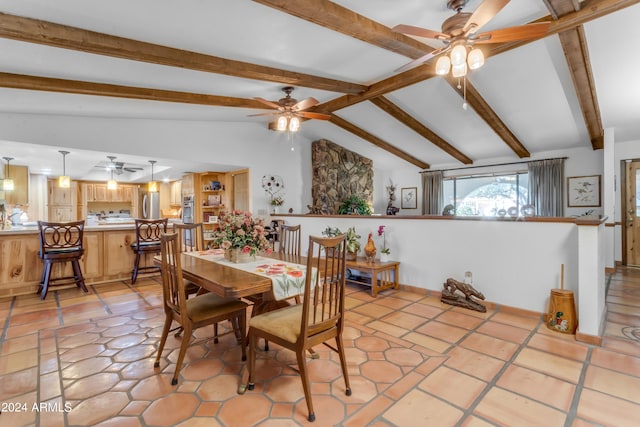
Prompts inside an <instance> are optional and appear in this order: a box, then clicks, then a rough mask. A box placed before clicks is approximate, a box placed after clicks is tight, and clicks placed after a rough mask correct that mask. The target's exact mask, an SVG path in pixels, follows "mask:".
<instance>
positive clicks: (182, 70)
mask: <svg viewBox="0 0 640 427" xmlns="http://www.w3.org/2000/svg"><path fill="white" fill-rule="evenodd" d="M639 2H640V0H585V1H582V2H579V1H578V0H512V1H511V2H510V3H509V4H507V6H506V7H504V9H502V10H501V11H500V12H499V13H498V14H497V15H496V16H495V17H494V18H493V19H492V20H491V21H489V23H487V24H486V25H485V26H484V27H483V30H485V31H489V30H493V29H497V28H503V27H511V26H516V25H523V24H526V23H530V22H540V21H549V22H550V25H549V28H548V31H547V33H546V34H545V35H544V36H543V37H541V38H540V39H536V40H530V41H526V42H510V43H504V42H502V43H491V44H485V45H484V48H483V49H484V52H485V56H486V58H487V59H486V64H485V66H484V67H482V68H480V69H478V70H474V71H471V72H470V73H469V75H468V78H467V81H466V88H463V87H462V86H463V85H459V84H458V83H459V82H458V81H457V79H455V80H454V79H452V78H443V77H440V76H435V72H434V62H435V61H429V62H427V63H425V64H423V65H419V66H417V67H414V68H411V69H409V70H407V71H403V72H396V71H394V70H397V69H398V68H399V67H401V66H403V65H404V64H406V63H407V62H410V61H411V60H413V59H416V58H419V57H421V56H423V55H425V54H426V53H428V52H430V51H433V50H434V49H435V48H438V47H440V46H442V45H441V44H439V43H438V42H437V41H435V40H431V39H422V38H417V37H416V38H412V37H409V36H406V35H403V34H400V33H397V32H393V31H392V30H391V28H392V27H394V26H395V25H397V24H408V25H414V26H419V27H424V28H430V29H434V30H438V31H439V29H440V25H441V23H442V21H444V20H445V19H446V18H448V17H449V16H451V15H453V13H454V12H452V11H451V10H448V9H447V8H446V0H399V1H394V2H389V1H386V0H368V1H357V0H336V1H328V0H256V1H249V0H222V1H204V0H184V1H181V2H179V3H178V2H174V1H170V0H139V1H136V2H130V1H124V0H113V1H109V2H87V1H82V0H56V1H55V2H51V1H48V0H22V1H15V0H14V1H9V0H0V51H2V52H3V54H2V55H0V112H8V113H39V114H64V115H81V116H96V117H133V118H135V117H140V118H157V119H177V120H208V121H234V122H247V123H252V124H255V123H259V124H261V125H263V126H264V128H265V132H266V131H267V130H266V129H267V125H268V121H269V117H268V116H267V117H265V116H259V117H249V116H250V115H254V114H256V113H261V112H264V111H265V106H264V104H262V103H260V102H258V101H257V100H256V99H254V98H255V97H261V98H265V99H268V100H277V99H278V98H281V97H282V96H283V94H282V92H281V88H282V86H284V85H291V86H294V87H295V88H296V89H295V91H294V93H293V96H294V97H296V98H297V99H303V98H307V97H310V96H313V97H315V98H317V99H318V100H319V101H320V103H319V105H317V106H315V107H313V108H312V109H311V110H309V111H316V112H320V113H326V114H329V115H330V119H329V120H328V121H319V120H309V121H306V122H304V123H303V124H302V129H301V133H302V134H304V135H305V136H307V137H308V138H309V139H311V140H313V139H317V138H328V139H332V140H335V141H336V142H339V141H340V139H341V138H344V137H345V135H349V137H351V138H353V139H354V140H356V141H357V143H358V144H362V145H363V146H364V145H366V146H369V145H371V144H372V145H373V146H376V147H377V149H379V150H383V151H386V152H388V153H391V154H392V155H394V156H397V157H400V158H402V159H404V160H405V161H406V162H408V163H409V164H411V165H414V166H416V167H418V168H421V169H426V168H429V167H431V166H434V165H438V166H442V165H458V166H459V165H471V164H478V163H482V162H483V161H486V160H489V159H513V160H518V159H524V158H529V157H531V156H535V154H536V153H543V152H549V151H553V150H566V149H571V148H578V147H591V148H593V149H601V148H602V147H603V129H604V128H614V129H615V135H616V139H617V140H622V141H629V140H640V120H638V117H637V114H638V112H639V111H640V89H639V87H640V86H639V85H638V84H637V83H635V81H634V80H633V79H632V78H631V77H632V76H633V72H634V71H635V70H636V69H638V67H639V66H640V60H639V59H638V58H639V56H638V55H636V54H635V48H636V46H635V45H636V41H637V40H640V26H639V25H637V23H638V22H640V6H638V5H637V3H639ZM481 3H482V1H481V0H470V1H469V2H468V4H467V5H466V7H465V9H464V10H465V11H469V12H472V11H474V10H475V9H476V8H477V7H478V6H479V5H480V4H481ZM622 9H624V11H622ZM459 86H460V87H459ZM463 92H464V93H463ZM463 97H464V98H465V99H466V102H467V103H468V104H469V106H470V108H468V109H463V108H462V103H463V99H462V98H463ZM2 138H3V136H2V131H1V130H0V139H2Z"/></svg>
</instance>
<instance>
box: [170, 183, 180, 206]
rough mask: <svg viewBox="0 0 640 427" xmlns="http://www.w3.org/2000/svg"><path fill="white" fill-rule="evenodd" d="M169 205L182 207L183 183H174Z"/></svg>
mask: <svg viewBox="0 0 640 427" xmlns="http://www.w3.org/2000/svg"><path fill="white" fill-rule="evenodd" d="M170 193H171V194H170V197H169V204H170V205H171V206H182V181H173V182H172V183H171V187H170Z"/></svg>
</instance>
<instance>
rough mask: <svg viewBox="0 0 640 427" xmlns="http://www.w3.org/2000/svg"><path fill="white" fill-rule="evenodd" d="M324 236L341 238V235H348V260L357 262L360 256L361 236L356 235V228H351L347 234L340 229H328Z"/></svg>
mask: <svg viewBox="0 0 640 427" xmlns="http://www.w3.org/2000/svg"><path fill="white" fill-rule="evenodd" d="M322 234H323V235H324V236H327V237H334V236H339V235H341V234H346V240H347V258H348V259H350V260H355V259H356V258H357V256H358V251H360V237H361V236H360V235H359V234H358V233H356V228H355V227H349V228H348V229H347V232H346V233H343V232H342V231H341V230H340V229H339V228H338V227H327V228H325V230H324V231H323V232H322Z"/></svg>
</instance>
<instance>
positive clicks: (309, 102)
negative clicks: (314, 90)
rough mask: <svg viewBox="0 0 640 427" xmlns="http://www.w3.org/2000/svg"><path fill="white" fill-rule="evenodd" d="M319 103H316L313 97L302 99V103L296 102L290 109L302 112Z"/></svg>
mask: <svg viewBox="0 0 640 427" xmlns="http://www.w3.org/2000/svg"><path fill="white" fill-rule="evenodd" d="M319 103H320V101H318V100H317V99H315V98H313V97H309V98H307V99H303V100H302V101H300V102H298V103H297V104H296V105H294V106H293V107H291V109H292V110H296V111H302V110H306V109H307V108H311V107H313V106H314V105H317V104H319Z"/></svg>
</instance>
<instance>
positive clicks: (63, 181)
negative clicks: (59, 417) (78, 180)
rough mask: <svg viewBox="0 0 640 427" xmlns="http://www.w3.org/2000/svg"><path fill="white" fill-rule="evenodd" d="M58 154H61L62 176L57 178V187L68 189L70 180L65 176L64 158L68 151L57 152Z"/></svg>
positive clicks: (65, 165)
mask: <svg viewBox="0 0 640 427" xmlns="http://www.w3.org/2000/svg"><path fill="white" fill-rule="evenodd" d="M58 153H60V154H62V175H60V176H59V177H58V187H60V188H69V187H71V178H70V177H69V176H68V175H67V163H66V158H67V154H69V152H68V151H64V150H59V151H58Z"/></svg>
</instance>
